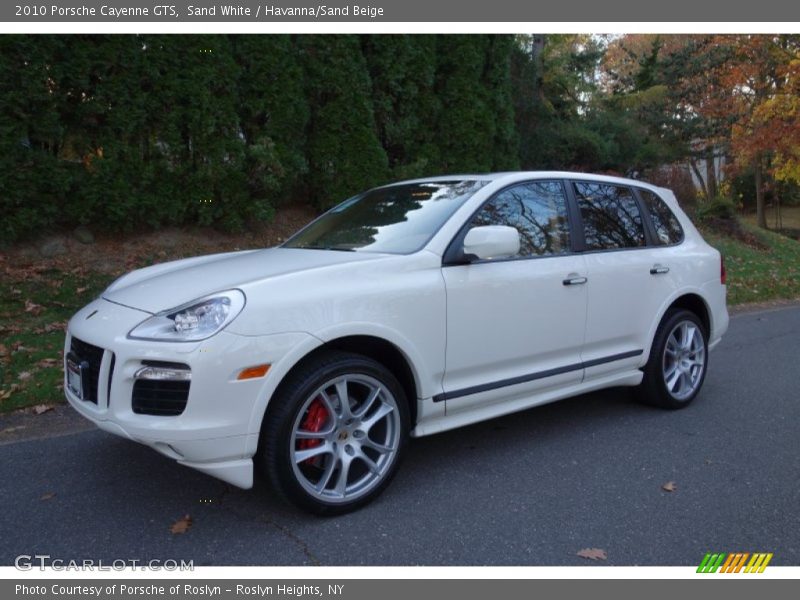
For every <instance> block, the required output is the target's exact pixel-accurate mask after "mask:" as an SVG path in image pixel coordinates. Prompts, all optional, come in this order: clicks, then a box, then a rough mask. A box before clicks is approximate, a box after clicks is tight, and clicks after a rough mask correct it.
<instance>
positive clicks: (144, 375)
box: [133, 363, 192, 381]
mask: <svg viewBox="0 0 800 600" xmlns="http://www.w3.org/2000/svg"><path fill="white" fill-rule="evenodd" d="M133 378H134V379H148V380H150V381H191V379H192V370H191V369H190V368H189V366H188V365H183V364H180V363H160V364H159V363H150V364H147V363H145V366H143V367H142V368H141V369H139V370H138V371H136V373H134V374H133Z"/></svg>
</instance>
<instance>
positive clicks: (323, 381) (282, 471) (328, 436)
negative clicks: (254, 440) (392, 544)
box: [260, 352, 409, 514]
mask: <svg viewBox="0 0 800 600" xmlns="http://www.w3.org/2000/svg"><path fill="white" fill-rule="evenodd" d="M408 420H409V417H408V406H407V403H406V398H405V394H404V392H403V388H402V386H401V385H400V384H399V383H398V382H397V379H396V378H395V377H394V375H392V373H391V372H390V371H389V370H388V369H386V368H385V367H384V366H383V365H381V364H380V363H378V362H376V361H374V360H372V359H369V358H367V357H364V356H361V355H358V354H350V353H344V352H332V353H330V354H326V355H323V356H320V357H318V358H316V359H313V360H312V361H311V362H309V363H308V364H306V365H304V366H303V367H301V368H300V369H299V370H298V371H297V372H295V373H294V374H293V375H291V376H290V379H289V380H288V381H287V382H286V384H285V385H283V386H281V391H280V392H279V394H278V395H277V396H276V397H275V398H273V400H272V402H271V404H270V409H269V411H268V413H267V417H266V419H265V423H264V426H263V428H262V437H261V444H260V446H261V450H260V458H261V463H262V467H263V468H264V469H265V470H266V472H267V474H268V475H269V477H270V480H271V481H272V484H273V486H274V487H276V488H277V489H278V490H279V491H281V492H282V493H283V495H284V496H286V497H287V498H288V499H289V500H290V501H291V502H293V503H294V504H296V505H298V506H300V507H301V508H304V509H306V510H309V511H311V512H315V513H318V514H339V513H343V512H347V511H350V510H353V509H355V508H358V507H359V506H362V505H364V504H366V503H367V502H370V501H371V500H372V499H374V498H375V497H376V496H377V495H378V494H380V493H381V492H382V491H383V489H384V488H385V487H386V486H387V485H388V483H389V481H390V480H391V478H392V477H393V476H394V473H395V471H396V470H397V466H398V464H399V462H400V458H401V456H402V453H403V450H404V448H405V443H406V437H407V432H408Z"/></svg>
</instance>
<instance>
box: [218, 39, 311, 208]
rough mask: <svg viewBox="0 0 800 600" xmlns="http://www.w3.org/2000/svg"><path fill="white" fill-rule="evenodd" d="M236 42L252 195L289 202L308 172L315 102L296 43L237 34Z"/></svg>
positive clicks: (236, 57) (235, 53) (239, 107)
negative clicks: (307, 137) (309, 98)
mask: <svg viewBox="0 0 800 600" xmlns="http://www.w3.org/2000/svg"><path fill="white" fill-rule="evenodd" d="M231 43H232V45H233V50H234V60H235V61H236V63H237V65H238V66H239V68H240V73H239V81H238V90H239V106H238V112H239V117H240V122H241V129H242V135H243V137H244V141H245V144H246V147H247V156H248V160H247V172H248V184H249V188H250V193H251V194H252V195H253V196H255V197H265V196H269V197H271V198H272V199H273V203H274V204H276V205H277V204H279V203H281V202H284V203H285V202H287V201H288V200H290V199H291V196H292V194H293V193H294V192H295V190H296V187H297V186H298V184H299V183H300V181H301V178H302V177H304V176H305V175H306V174H307V173H308V161H307V160H306V154H305V152H306V147H305V136H304V135H302V132H304V131H305V128H306V125H307V123H308V118H309V106H308V101H307V98H306V95H305V87H304V80H303V70H302V67H301V65H300V63H299V61H298V50H297V47H296V44H295V42H294V41H293V39H292V38H291V37H290V36H288V35H254V36H253V35H242V36H238V35H236V36H231ZM271 155H274V159H273V160H270V156H271ZM273 188H275V189H274V193H272V191H273Z"/></svg>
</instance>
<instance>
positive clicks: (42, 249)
mask: <svg viewBox="0 0 800 600" xmlns="http://www.w3.org/2000/svg"><path fill="white" fill-rule="evenodd" d="M66 253H67V241H66V240H65V239H64V238H63V237H52V238H48V239H46V240H45V241H44V242H43V243H42V244H41V245H40V246H39V254H41V255H42V256H43V257H45V258H52V257H54V256H59V255H61V254H66Z"/></svg>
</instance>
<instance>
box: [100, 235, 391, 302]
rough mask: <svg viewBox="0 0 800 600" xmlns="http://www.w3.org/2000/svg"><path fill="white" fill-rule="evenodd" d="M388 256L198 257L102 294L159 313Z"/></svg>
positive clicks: (276, 253) (275, 251)
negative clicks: (273, 280) (249, 287)
mask: <svg viewBox="0 0 800 600" xmlns="http://www.w3.org/2000/svg"><path fill="white" fill-rule="evenodd" d="M385 256H386V255H385V254H376V253H367V252H337V251H331V250H307V249H295V248H269V249H266V250H246V251H242V252H228V253H224V254H212V255H209V256H198V257H195V258H187V259H183V260H176V261H172V262H168V263H162V264H158V265H153V266H152V267H145V268H144V269H138V270H136V271H132V272H130V273H128V274H127V275H123V276H122V277H120V278H119V279H117V280H116V281H115V282H114V283H112V284H111V285H110V286H109V287H108V289H106V291H104V292H103V294H102V297H103V298H105V299H106V300H109V301H111V302H116V303H117V304H122V305H125V306H129V307H131V308H136V309H138V310H143V311H146V312H149V313H153V314H155V313H157V312H161V311H164V310H169V309H171V308H175V307H176V306H180V305H181V304H185V303H186V302H191V301H192V300H195V299H197V298H202V297H203V296H207V295H209V294H213V293H214V292H221V291H224V290H229V289H232V288H238V287H240V286H244V285H246V284H248V283H251V282H254V281H261V280H264V279H269V278H272V277H278V276H281V275H285V274H289V273H297V272H301V271H309V270H312V269H322V268H325V267H330V266H333V265H341V264H344V263H351V262H352V263H355V262H363V261H366V260H375V259H377V258H381V257H385Z"/></svg>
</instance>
